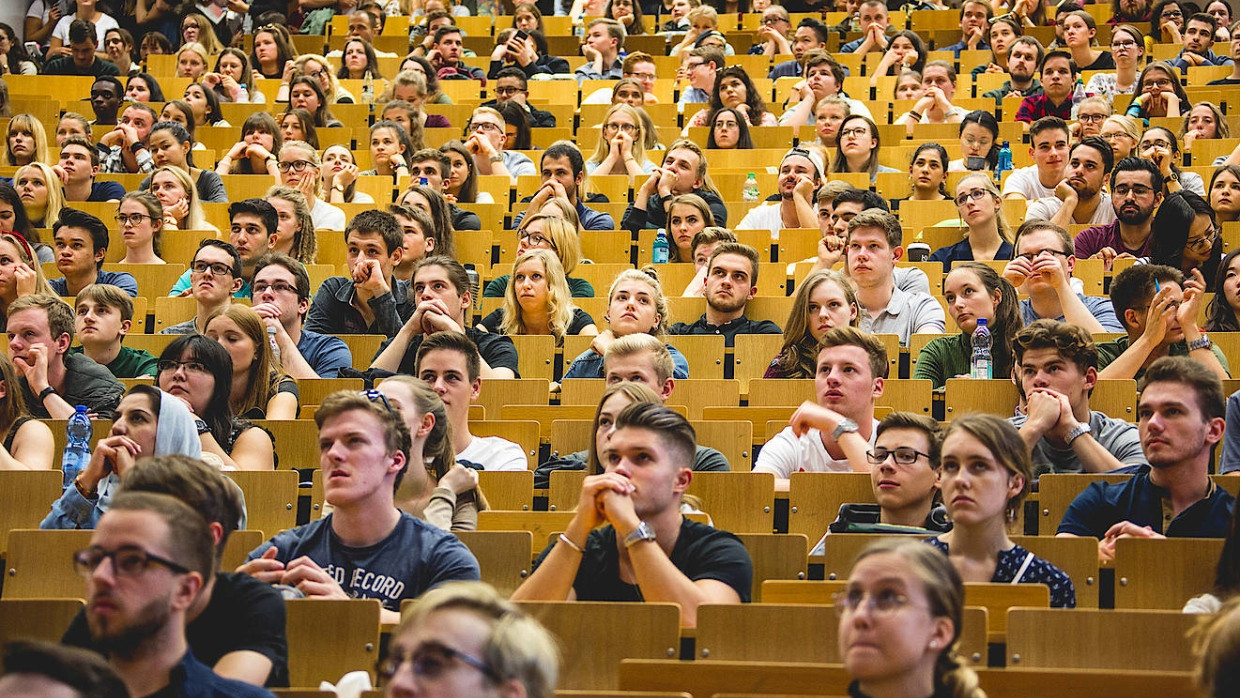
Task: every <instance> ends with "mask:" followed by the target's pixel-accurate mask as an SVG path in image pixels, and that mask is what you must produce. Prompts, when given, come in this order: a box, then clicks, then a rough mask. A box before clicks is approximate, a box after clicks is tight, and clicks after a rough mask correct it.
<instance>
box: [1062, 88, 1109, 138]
mask: <svg viewBox="0 0 1240 698" xmlns="http://www.w3.org/2000/svg"><path fill="white" fill-rule="evenodd" d="M1112 115H1114V112H1113V111H1112V109H1111V99H1110V98H1109V97H1099V96H1097V95H1095V96H1093V97H1086V98H1085V99H1083V100H1081V102H1080V104H1078V105H1076V123H1073V124H1070V125H1069V128H1070V129H1072V138H1073V140H1076V141H1079V140H1080V139H1082V138H1084V137H1085V136H1100V135H1102V122H1104V121H1106V120H1107V117H1109V116H1112Z"/></svg>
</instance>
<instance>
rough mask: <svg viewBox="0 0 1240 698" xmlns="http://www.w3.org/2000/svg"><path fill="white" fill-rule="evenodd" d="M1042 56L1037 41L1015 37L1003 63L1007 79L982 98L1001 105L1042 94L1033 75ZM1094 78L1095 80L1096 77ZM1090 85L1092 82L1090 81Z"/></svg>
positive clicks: (1041, 49) (1040, 86)
mask: <svg viewBox="0 0 1240 698" xmlns="http://www.w3.org/2000/svg"><path fill="white" fill-rule="evenodd" d="M1117 31H1118V30H1117ZM1043 54H1044V50H1043V48H1042V44H1040V43H1038V40H1037V39H1035V38H1033V37H1032V36H1018V37H1016V39H1015V40H1013V41H1012V45H1011V46H1009V47H1008V55H1007V61H1006V63H1005V65H1006V66H1007V73H1008V79H1007V80H1004V81H1003V84H1002V85H1001V86H999V87H996V88H995V89H993V90H987V91H986V92H983V93H982V96H983V97H989V98H991V99H993V100H995V103H996V104H1002V103H1003V100H1004V99H1006V98H1008V97H1020V98H1022V99H1023V98H1025V97H1032V96H1034V95H1039V94H1042V92H1043V90H1042V83H1041V82H1039V81H1038V79H1037V78H1036V77H1034V75H1035V74H1037V71H1038V67H1039V66H1041V65H1042V57H1043ZM1133 74H1134V75H1135V74H1136V73H1135V72H1134V73H1133ZM1099 75H1102V73H1099ZM1094 77H1095V79H1096V78H1097V77H1098V75H1095V76H1094ZM1090 84H1093V82H1092V81H1091V83H1090Z"/></svg>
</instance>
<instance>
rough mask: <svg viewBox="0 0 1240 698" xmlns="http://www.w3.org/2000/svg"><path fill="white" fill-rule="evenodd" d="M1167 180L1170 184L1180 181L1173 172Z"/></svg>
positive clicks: (1178, 176)
mask: <svg viewBox="0 0 1240 698" xmlns="http://www.w3.org/2000/svg"><path fill="white" fill-rule="evenodd" d="M1167 180H1168V181H1171V182H1178V181H1180V175H1178V174H1177V173H1176V172H1175V171H1174V170H1172V172H1171V174H1169V175H1167Z"/></svg>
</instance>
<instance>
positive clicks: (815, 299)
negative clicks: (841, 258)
mask: <svg viewBox="0 0 1240 698" xmlns="http://www.w3.org/2000/svg"><path fill="white" fill-rule="evenodd" d="M860 322H861V306H860V304H859V303H857V292H856V291H854V290H853V287H852V284H851V283H849V282H848V277H847V276H845V275H844V274H843V273H841V272H837V271H831V270H829V269H822V270H818V271H814V272H812V273H810V275H809V276H807V277H805V279H804V280H802V281H801V283H800V284H799V285H798V286H797V292H796V295H795V296H793V299H792V311H791V312H790V313H789V314H788V321H787V322H786V323H784V345H783V347H782V348H781V349H780V350H779V353H778V354H777V355H776V356H775V358H774V359H772V360H771V364H770V366H768V367H767V369H766V373H765V374H763V376H762V377H763V378H813V377H815V376H816V375H817V374H818V344H819V342H821V341H822V339H823V337H825V336H826V333H827V332H828V331H829V330H831V329H833V328H837V327H856V326H857V325H858V324H859V323H860Z"/></svg>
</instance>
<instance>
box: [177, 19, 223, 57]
mask: <svg viewBox="0 0 1240 698" xmlns="http://www.w3.org/2000/svg"><path fill="white" fill-rule="evenodd" d="M195 42H197V43H199V44H202V47H203V48H204V49H206V50H207V55H209V56H214V55H217V54H218V53H219V52H220V51H222V50H224V45H223V44H222V43H220V39H219V37H217V36H216V35H215V28H214V27H212V26H211V22H209V21H207V18H206V16H204V15H201V14H199V13H197V12H190V13H187V14H186V15H185V17H184V18H182V19H181V45H182V46H185V45H186V44H191V43H195Z"/></svg>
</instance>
